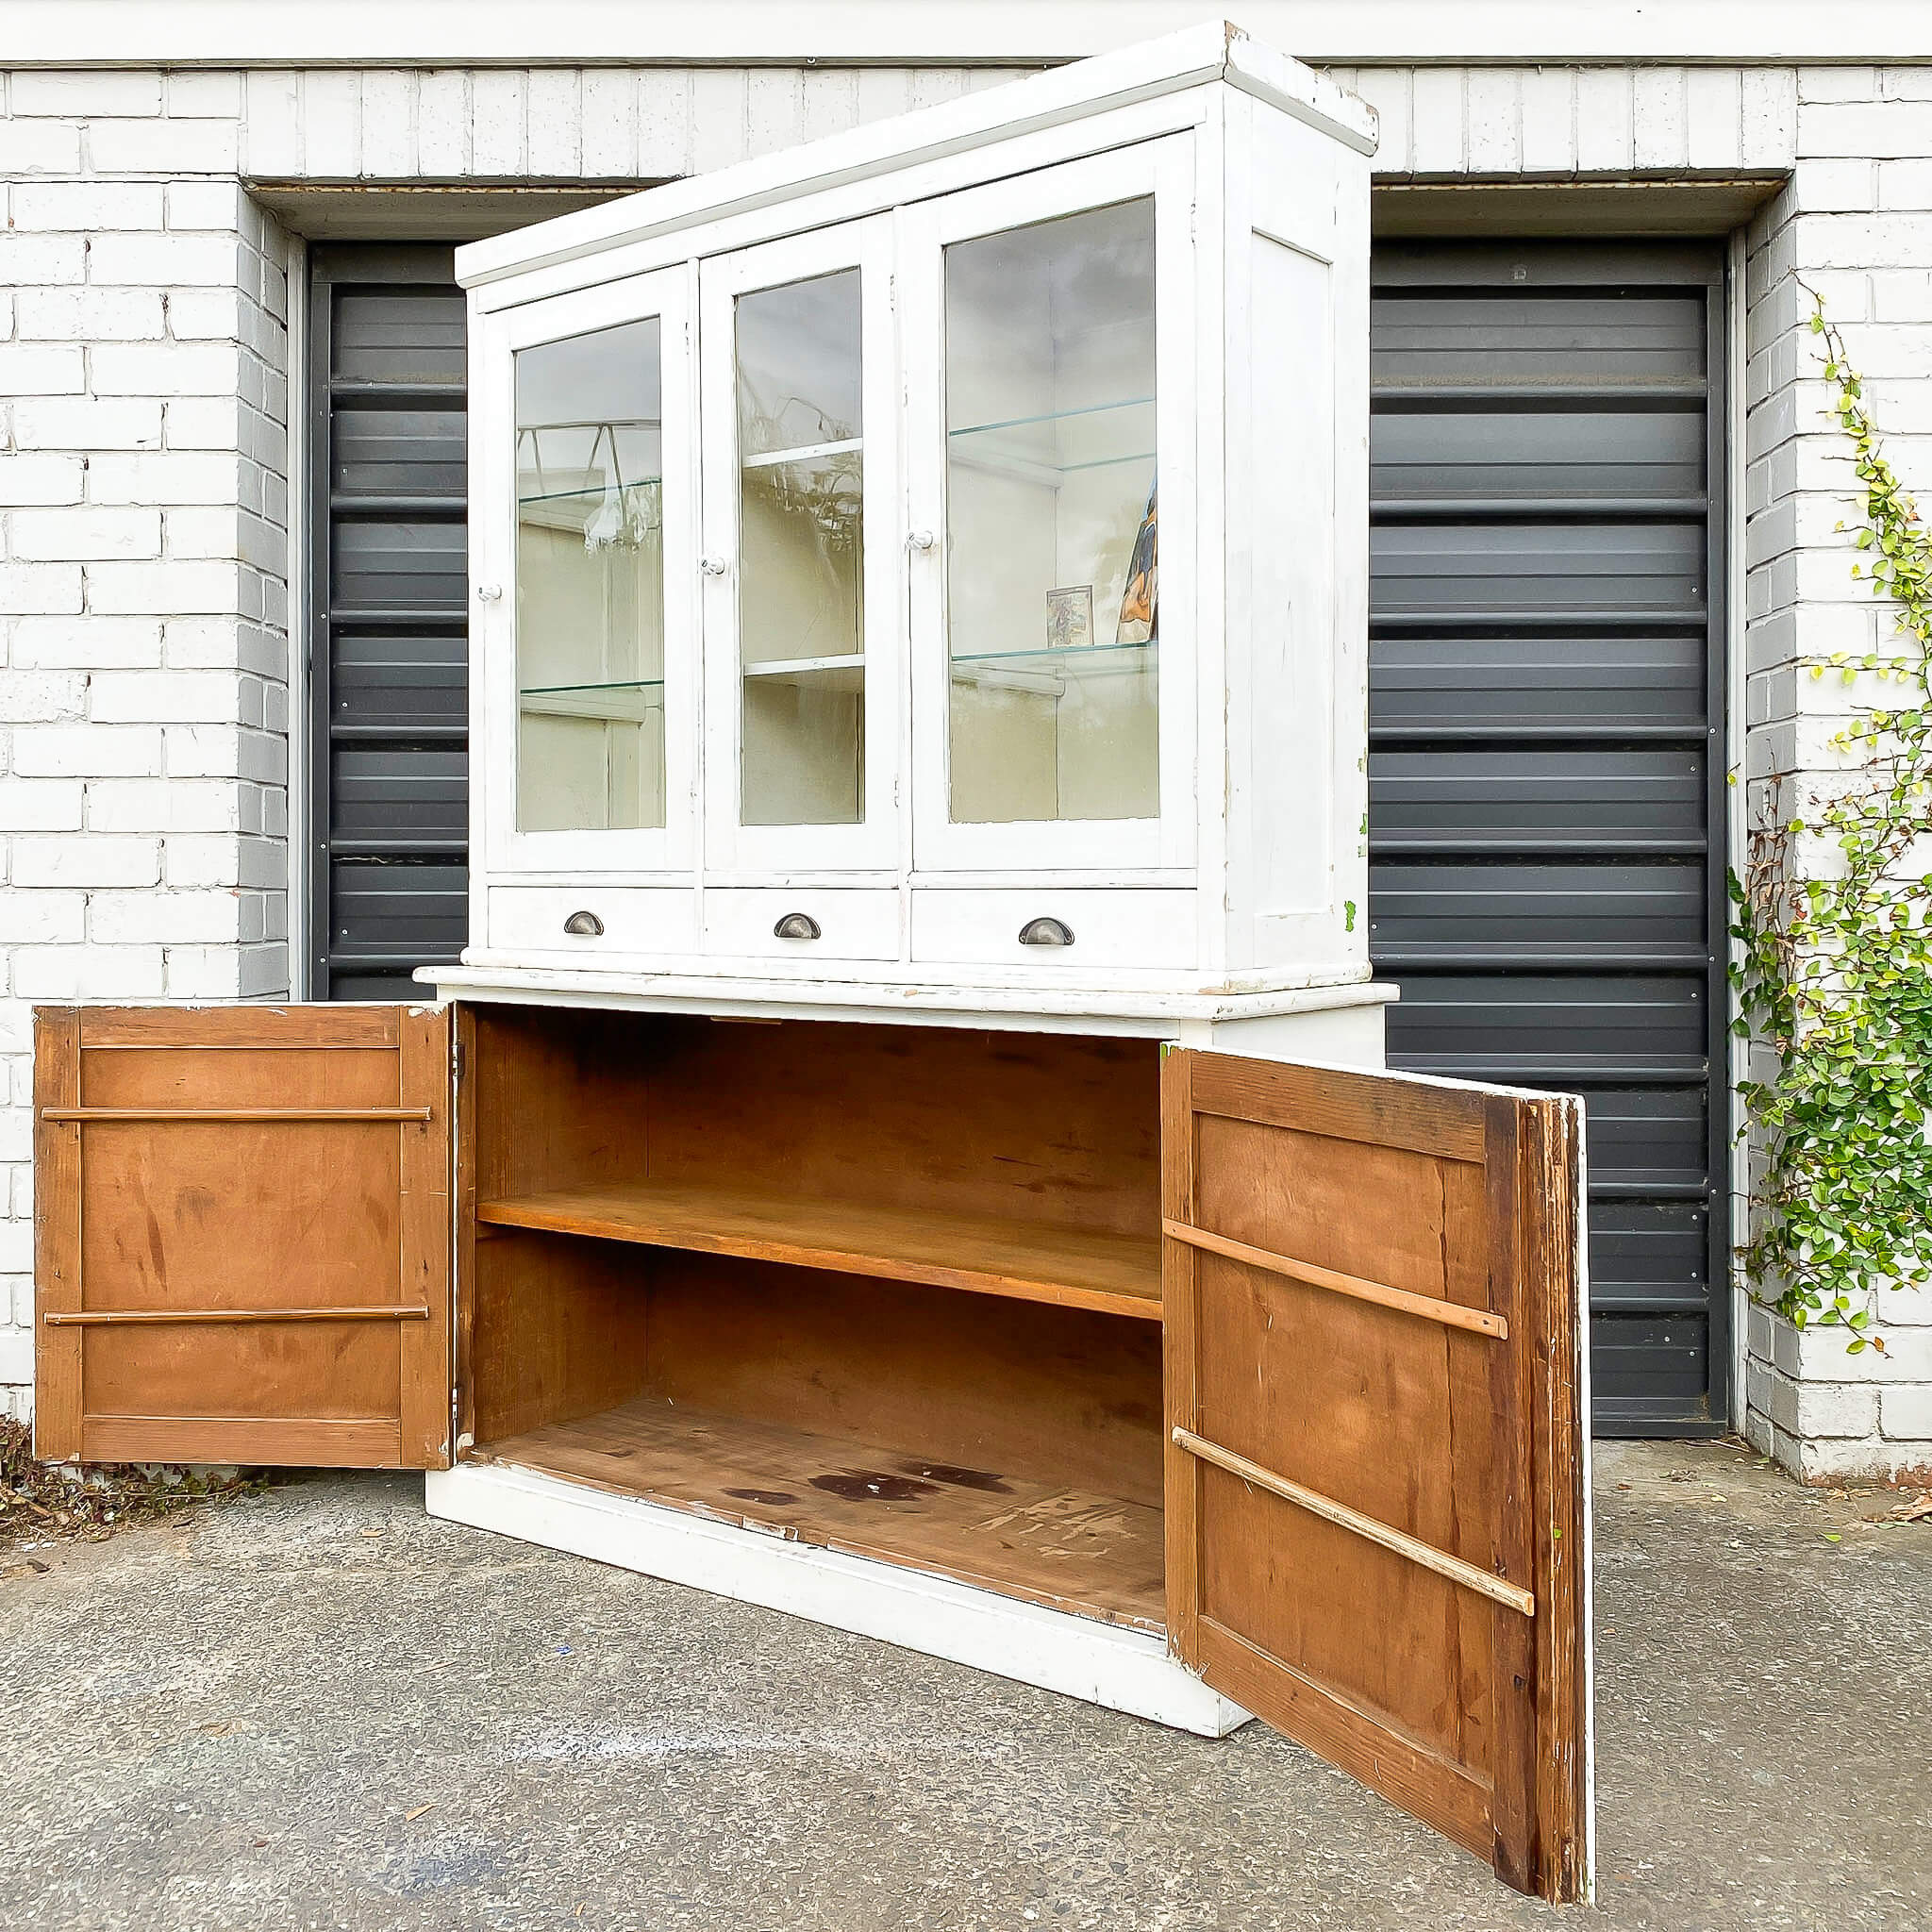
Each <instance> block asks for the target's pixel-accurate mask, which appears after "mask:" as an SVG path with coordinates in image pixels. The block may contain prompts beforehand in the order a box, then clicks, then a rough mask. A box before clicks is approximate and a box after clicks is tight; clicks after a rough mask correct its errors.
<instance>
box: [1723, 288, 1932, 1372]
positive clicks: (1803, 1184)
mask: <svg viewBox="0 0 1932 1932" xmlns="http://www.w3.org/2000/svg"><path fill="white" fill-rule="evenodd" d="M1814 300H1815V298H1814ZM1811 328H1812V332H1813V334H1815V335H1817V336H1819V337H1821V338H1822V339H1823V342H1822V346H1823V348H1824V375H1825V379H1826V381H1828V382H1829V383H1830V384H1831V385H1832V387H1833V389H1834V391H1835V400H1834V404H1833V407H1834V408H1835V410H1836V413H1837V416H1838V420H1839V425H1840V428H1841V429H1842V430H1843V431H1844V434H1845V436H1846V437H1847V439H1848V440H1849V441H1850V443H1851V446H1852V451H1853V455H1854V458H1855V469H1856V473H1857V478H1858V481H1859V483H1860V485H1861V486H1862V488H1863V491H1864V515H1863V518H1862V520H1861V521H1860V522H1858V523H1857V525H1855V526H1853V541H1854V543H1855V544H1856V545H1857V549H1858V550H1859V551H1860V552H1861V553H1862V555H1861V556H1860V557H1859V558H1858V559H1857V562H1855V563H1854V565H1853V567H1852V575H1854V576H1857V577H1862V578H1864V579H1866V580H1867V581H1869V582H1870V584H1871V586H1872V589H1873V591H1874V593H1875V594H1877V595H1878V596H1880V597H1883V598H1886V599H1887V600H1889V602H1890V606H1891V608H1892V612H1893V614H1894V615H1895V617H1896V620H1897V625H1898V635H1897V637H1896V639H1895V640H1893V641H1891V646H1890V649H1881V650H1878V651H1874V652H1872V653H1870V654H1867V655H1864V656H1852V655H1840V656H1838V657H1835V658H1832V659H1831V660H1830V662H1829V663H1828V664H1824V663H1820V664H1814V665H1812V666H1811V667H1810V675H1812V676H1813V677H1823V676H1824V675H1827V673H1828V672H1831V671H1835V672H1836V673H1837V674H1838V675H1840V677H1841V678H1842V679H1843V680H1844V682H1845V683H1846V684H1851V683H1852V682H1854V681H1855V680H1856V679H1857V678H1858V677H1859V676H1860V675H1866V676H1869V677H1871V678H1873V679H1874V680H1876V681H1878V682H1879V683H1880V684H1881V685H1883V686H1886V687H1889V688H1890V691H1896V692H1897V694H1898V696H1897V701H1896V703H1892V704H1878V705H1873V706H1867V707H1864V708H1860V709H1859V710H1858V711H1857V715H1856V717H1855V719H1854V722H1853V723H1852V724H1850V725H1848V726H1847V727H1846V729H1845V730H1844V731H1843V732H1841V733H1840V735H1839V737H1838V739H1837V740H1836V741H1835V743H1836V744H1837V745H1838V746H1839V748H1840V750H1842V751H1843V752H1845V753H1847V754H1849V758H1848V759H1847V764H1848V766H1851V767H1852V768H1851V769H1848V770H1847V771H1845V772H1844V773H1842V774H1834V775H1833V776H1832V777H1831V778H1830V779H1826V780H1821V782H1820V793H1821V795H1820V796H1819V797H1818V799H1817V800H1816V801H1815V802H1813V803H1812V805H1811V806H1810V807H1809V808H1808V816H1807V812H1806V811H1803V810H1801V811H1798V812H1795V813H1794V814H1793V815H1792V817H1790V819H1789V820H1785V821H1784V822H1783V823H1782V824H1781V823H1779V820H1780V817H1781V813H1780V811H1779V809H1778V807H1777V801H1776V798H1775V796H1774V799H1773V803H1772V807H1771V808H1770V809H1769V810H1768V811H1766V812H1765V813H1764V814H1763V818H1764V821H1765V822H1764V823H1763V824H1759V825H1756V826H1754V828H1753V830H1752V832H1751V836H1750V845H1749V852H1748V857H1747V859H1746V863H1745V869H1744V875H1743V877H1742V878H1740V877H1739V876H1738V875H1737V874H1735V873H1734V874H1732V876H1731V901H1732V906H1733V908H1734V912H1733V916H1734V919H1735V922H1736V923H1735V924H1733V925H1732V927H1731V932H1732V935H1733V937H1734V938H1736V939H1737V940H1738V941H1740V949H1741V953H1742V961H1741V964H1739V965H1734V966H1733V968H1732V970H1731V978H1732V982H1733V984H1734V986H1735V987H1736V989H1737V992H1738V1002H1739V1008H1740V1018H1739V1019H1738V1020H1737V1022H1736V1024H1735V1028H1734V1030H1735V1031H1736V1032H1737V1033H1738V1034H1739V1035H1740V1037H1742V1038H1744V1039H1747V1040H1755V1041H1757V1043H1758V1044H1759V1046H1760V1047H1768V1048H1770V1049H1771V1053H1772V1056H1773V1060H1774V1071H1773V1072H1772V1073H1771V1074H1770V1075H1769V1077H1768V1078H1766V1079H1763V1080H1757V1079H1753V1078H1749V1077H1747V1078H1744V1079H1742V1080H1740V1082H1739V1083H1738V1091H1739V1092H1740V1095H1741V1096H1742V1098H1743V1101H1744V1106H1745V1109H1746V1112H1747V1114H1748V1116H1749V1118H1750V1120H1751V1122H1752V1124H1754V1125H1755V1126H1756V1128H1757V1133H1758V1136H1759V1139H1760V1141H1761V1145H1762V1151H1763V1159H1764V1168H1763V1173H1762V1175H1761V1178H1760V1179H1759V1180H1758V1181H1757V1184H1756V1186H1755V1187H1754V1190H1753V1200H1752V1207H1753V1232H1752V1236H1751V1239H1750V1241H1748V1242H1747V1243H1746V1244H1745V1246H1744V1247H1743V1248H1742V1249H1741V1250H1740V1256H1741V1259H1742V1262H1743V1266H1744V1270H1745V1275H1746V1279H1747V1280H1748V1281H1749V1283H1750V1285H1751V1288H1752V1291H1753V1292H1754V1293H1755V1294H1757V1296H1758V1297H1759V1298H1760V1299H1761V1300H1763V1301H1765V1302H1768V1303H1770V1304H1771V1305H1772V1306H1774V1307H1776V1308H1777V1309H1778V1311H1779V1312H1780V1313H1781V1314H1784V1315H1787V1316H1789V1317H1790V1320H1791V1321H1792V1322H1794V1323H1796V1324H1798V1325H1799V1326H1800V1327H1803V1326H1805V1325H1806V1324H1809V1323H1817V1324H1843V1325H1844V1326H1846V1327H1847V1328H1849V1329H1850V1330H1851V1331H1853V1332H1852V1335H1851V1339H1850V1341H1849V1344H1848V1345H1849V1347H1850V1348H1851V1349H1852V1350H1853V1351H1854V1352H1857V1351H1858V1350H1860V1349H1864V1348H1868V1347H1870V1348H1875V1349H1879V1350H1882V1349H1883V1348H1884V1346H1885V1343H1884V1340H1883V1338H1882V1337H1881V1336H1880V1335H1878V1334H1877V1333H1876V1332H1875V1331H1874V1330H1873V1329H1872V1328H1871V1326H1870V1310H1871V1303H1872V1293H1873V1290H1874V1287H1875V1286H1877V1285H1881V1284H1884V1283H1887V1282H1890V1283H1893V1284H1897V1285H1900V1286H1905V1285H1911V1286H1913V1287H1921V1288H1923V1287H1924V1285H1925V1283H1926V1281H1927V1278H1928V1276H1932V1139H1928V1137H1927V1133H1926V1124H1925V1122H1926V1113H1925V1091H1924V1090H1925V1087H1926V1083H1927V1080H1928V1078H1932V871H1927V868H1928V867H1932V538H1928V536H1927V533H1926V531H1925V529H1924V525H1922V524H1921V523H1920V522H1919V516H1918V511H1917V509H1916V508H1915V507H1914V506H1913V503H1912V500H1911V498H1910V497H1909V496H1907V494H1906V492H1905V491H1904V490H1903V489H1901V487H1900V485H1899V481H1898V478H1897V477H1896V476H1895V475H1893V474H1892V470H1891V466H1890V463H1889V462H1888V461H1887V460H1886V458H1885V456H1884V453H1883V450H1882V448H1881V446H1880V443H1879V439H1878V433H1877V430H1876V429H1875V427H1874V425H1873V421H1872V418H1871V415H1870V414H1869V413H1868V411H1867V409H1866V408H1865V403H1864V397H1863V390H1862V386H1861V384H1860V382H1859V380H1858V376H1857V372H1856V371H1855V370H1854V369H1853V368H1852V366H1851V364H1850V362H1849V361H1848V360H1847V358H1846V356H1845V346H1844V342H1843V341H1842V339H1841V338H1840V334H1839V331H1838V329H1837V328H1836V327H1835V326H1834V325H1832V324H1831V323H1830V322H1828V321H1827V320H1826V319H1825V316H1824V306H1823V304H1822V303H1820V304H1819V305H1818V306H1817V308H1815V310H1814V312H1813V314H1812V317H1811ZM1840 527H1841V528H1842V527H1844V526H1843V525H1840ZM1854 761H1855V762H1854ZM1801 845H1806V846H1807V847H1808V848H1809V849H1807V851H1806V853H1805V861H1806V862H1805V863H1803V864H1802V865H1801V864H1800V863H1798V862H1797V858H1798V851H1799V848H1800V846H1801ZM1813 874H1821V875H1817V876H1814V875H1813Z"/></svg>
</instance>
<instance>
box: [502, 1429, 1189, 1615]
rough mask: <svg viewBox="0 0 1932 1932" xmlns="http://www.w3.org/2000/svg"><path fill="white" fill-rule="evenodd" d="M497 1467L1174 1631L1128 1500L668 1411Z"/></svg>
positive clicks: (1155, 1518) (579, 1432)
mask: <svg viewBox="0 0 1932 1932" xmlns="http://www.w3.org/2000/svg"><path fill="white" fill-rule="evenodd" d="M489 1459H491V1461H495V1462H503V1463H510V1464H515V1465H517V1466H520V1467H523V1468H527V1469H537V1470H541V1471H544V1472H545V1473H547V1474H552V1475H561V1476H567V1477H570V1478H571V1479H572V1480H574V1481H577V1482H587V1483H591V1484H594V1485H595V1486H597V1487H598V1488H601V1489H606V1490H613V1491H618V1492H619V1493H621V1494H625V1495H633V1496H644V1497H647V1498H649V1499H650V1500H651V1501H653V1502H658V1503H664V1504H667V1505H669V1506H671V1507H675V1508H682V1509H690V1510H692V1511H695V1512H696V1513H698V1514H701V1515H705V1516H709V1517H713V1518H716V1519H718V1520H719V1521H722V1522H727V1523H749V1524H756V1525H758V1527H760V1528H763V1529H768V1530H781V1531H783V1532H784V1533H785V1534H786V1535H788V1536H794V1537H796V1538H797V1539H798V1540H799V1541H802V1542H808V1543H813V1544H817V1545H820V1546H823V1547H824V1548H826V1549H833V1550H843V1551H846V1552H848V1553H850V1554H852V1555H854V1556H861V1557H877V1558H880V1559H882V1560H884V1561H886V1562H890V1563H898V1564H903V1565H905V1566H906V1567H908V1568H909V1569H915V1570H927V1571H932V1572H935V1573H937V1574H941V1575H944V1576H952V1577H957V1578H958V1579H960V1580H961V1581H963V1582H967V1583H975V1584H980V1585H983V1586H985V1587H987V1588H990V1589H994V1590H999V1591H1004V1592H1005V1593H1006V1594H1008V1596H1017V1597H1021V1598H1024V1599H1025V1600H1026V1601H1028V1602H1031V1603H1039V1604H1045V1605H1047V1606H1049V1607H1053V1608H1056V1609H1064V1610H1072V1611H1074V1612H1075V1613H1077V1614H1079V1615H1082V1616H1089V1617H1095V1618H1098V1619H1100V1620H1101V1621H1103V1622H1106V1623H1110V1624H1128V1625H1131V1626H1134V1627H1137V1628H1141V1629H1152V1630H1158V1629H1159V1628H1160V1627H1161V1624H1162V1616H1163V1607H1162V1587H1161V1537H1162V1532H1161V1523H1160V1511H1159V1510H1158V1509H1155V1508H1150V1507H1146V1506H1145V1505H1143V1504H1138V1503H1131V1502H1128V1501H1125V1500H1124V1499H1123V1498H1121V1497H1119V1496H1111V1495H1107V1494H1105V1493H1102V1492H1099V1491H1091V1490H1080V1489H1071V1488H1063V1487H1059V1486H1057V1485H1053V1484H1048V1483H1041V1482H1034V1481H1029V1480H1027V1479H1025V1478H1024V1477H1020V1476H1015V1475H1011V1474H1006V1473H1004V1472H1001V1471H998V1470H976V1469H960V1468H958V1467H955V1466H952V1465H950V1464H948V1463H946V1462H945V1461H944V1460H943V1459H941V1460H934V1459H931V1458H928V1457H925V1456H924V1454H923V1453H922V1452H921V1451H919V1450H917V1449H908V1448H904V1447H901V1448H893V1447H889V1446H884V1445H881V1444H879V1443H876V1442H871V1441H862V1440H859V1439H858V1438H854V1437H849V1436H831V1435H822V1434H818V1433H815V1432H813V1431H809V1430H805V1429H794V1428H788V1427H785V1426H782V1425H778V1424H770V1423H763V1422H754V1421H748V1420H746V1419H744V1418H741V1417H737V1416H729V1415H724V1414H722V1413H720V1412H719V1411H717V1410H714V1409H705V1408H696V1407H691V1406H690V1405H687V1404H683V1403H670V1402H661V1401H642V1402H633V1403H628V1404H625V1406H624V1407H620V1408H614V1409H609V1410H606V1411H605V1412H603V1413H602V1414H599V1415H595V1416H591V1417H587V1418H585V1419H583V1420H580V1421H577V1422H572V1423H560V1424H552V1425H550V1426H548V1427H545V1428H541V1429H537V1430H533V1431H531V1432H530V1433H528V1434H526V1435H523V1436H518V1437H513V1438H511V1439H509V1440H508V1441H500V1442H496V1443H493V1444H492V1445H491V1448H490V1451H489Z"/></svg>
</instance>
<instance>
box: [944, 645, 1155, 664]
mask: <svg viewBox="0 0 1932 1932" xmlns="http://www.w3.org/2000/svg"><path fill="white" fill-rule="evenodd" d="M1159 649H1160V644H1159V641H1158V640H1155V639H1143V640H1142V641H1141V642H1139V643H1127V644H1072V645H1068V646H1065V647H1063V648H1061V649H1058V650H1053V649H1048V648H1045V647H1042V648H1041V649H1040V650H1037V651H957V652H955V653H954V655H953V662H954V663H955V664H1017V663H1022V662H1025V663H1040V662H1041V661H1044V662H1046V663H1049V664H1055V665H1070V664H1076V663H1079V662H1081V661H1083V660H1084V659H1086V658H1111V657H1115V656H1117V655H1118V654H1119V653H1121V652H1123V651H1144V652H1146V653H1147V654H1148V658H1151V657H1152V656H1153V655H1154V654H1155V653H1157V652H1158V650H1159ZM1148 658H1141V661H1140V663H1136V664H1128V665H1125V666H1119V665H1116V666H1114V667H1113V668H1114V669H1116V670H1120V669H1125V670H1128V671H1139V670H1141V668H1142V666H1144V665H1145V664H1146V663H1147V661H1148Z"/></svg>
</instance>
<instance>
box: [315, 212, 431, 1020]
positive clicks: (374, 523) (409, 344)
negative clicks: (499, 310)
mask: <svg viewBox="0 0 1932 1932" xmlns="http://www.w3.org/2000/svg"><path fill="white" fill-rule="evenodd" d="M452 273H453V271H452V262H451V251H450V250H449V249H448V248H433V247H416V246H398V245H393V244H375V243H371V244H352V243H342V244H339V245H331V246H323V245H316V246H314V247H312V248H311V249H310V250H309V308H308V328H309V341H308V372H309V396H308V401H309V415H308V433H309V451H310V456H309V464H308V474H309V482H310V520H309V525H308V529H309V611H310V630H309V682H310V692H311V708H310V710H311V718H310V758H309V771H310V792H311V799H310V806H311V808H310V811H309V814H308V817H309V833H310V838H311V841H312V842H311V847H310V857H311V861H312V863H311V870H310V876H311V878H312V880H313V887H312V891H311V898H310V907H309V923H308V931H309V935H310V957H309V986H310V993H311V996H312V997H313V998H316V999H351V1000H353V999H393V998H397V997H408V996H409V995H410V993H411V992H412V991H420V989H416V988H414V987H413V986H412V984H411V981H410V978H409V975H410V974H411V973H412V972H413V971H414V969H415V968H416V967H418V966H422V965H428V964H433V963H436V962H439V961H446V960H450V959H454V958H456V956H457V954H458V951H459V950H460V948H461V946H462V944H463V940H464V933H465V928H466V924H467V915H468V908H467V899H466V893H467V887H468V862H467V860H468V852H467V843H468V834H469V803H468V798H469V775H468V774H469V743H468V740H469V701H468V670H469V662H468V660H469V641H468V636H467V623H466V620H467V612H468V601H467V596H466V586H467V581H468V576H467V570H466V566H465V552H464V544H465V525H464V519H465V514H466V494H465V455H464V427H465V387H464V385H465V358H464V313H463V293H462V291H461V290H460V289H458V287H457V286H456V283H455V281H454V280H453V279H452Z"/></svg>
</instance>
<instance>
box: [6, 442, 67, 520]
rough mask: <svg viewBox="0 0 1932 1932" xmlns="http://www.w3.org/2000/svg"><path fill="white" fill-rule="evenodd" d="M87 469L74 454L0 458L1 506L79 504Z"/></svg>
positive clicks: (41, 454) (42, 454)
mask: <svg viewBox="0 0 1932 1932" xmlns="http://www.w3.org/2000/svg"><path fill="white" fill-rule="evenodd" d="M85 475H86V472H85V471H84V470H83V469H82V467H81V459H80V458H78V457H75V456H55V455H53V454H51V453H37V454H34V455H29V456H12V457H0V507H5V508H13V507H15V506H16V505H20V504H29V503H78V502H79V501H80V495H81V488H82V482H83V478H84V476H85Z"/></svg>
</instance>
